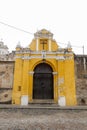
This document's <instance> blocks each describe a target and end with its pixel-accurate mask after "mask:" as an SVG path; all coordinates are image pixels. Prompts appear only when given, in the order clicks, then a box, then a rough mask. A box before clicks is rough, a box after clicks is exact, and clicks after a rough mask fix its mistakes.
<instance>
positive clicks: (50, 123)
mask: <svg viewBox="0 0 87 130" xmlns="http://www.w3.org/2000/svg"><path fill="white" fill-rule="evenodd" d="M0 130H87V111H86V110H83V111H81V110H78V111H77V110H76V111H73V110H52V109H17V110H16V109H0Z"/></svg>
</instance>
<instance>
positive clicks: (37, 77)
mask: <svg viewBox="0 0 87 130" xmlns="http://www.w3.org/2000/svg"><path fill="white" fill-rule="evenodd" d="M34 72H35V73H34V77H33V99H53V75H52V68H51V67H50V66H49V65H48V64H45V63H42V64H39V65H38V67H36V68H35V71H34Z"/></svg>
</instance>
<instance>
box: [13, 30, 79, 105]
mask: <svg viewBox="0 0 87 130" xmlns="http://www.w3.org/2000/svg"><path fill="white" fill-rule="evenodd" d="M34 102H35V103H38V102H40V103H43V102H44V103H45V102H46V103H47V102H48V103H49V102H50V103H51V102H52V103H56V104H59V105H60V106H74V105H76V92H75V75H74V55H73V52H72V49H71V47H70V46H68V47H67V48H64V49H63V48H60V47H59V46H58V44H57V43H56V41H55V40H54V39H53V34H52V33H51V32H49V31H47V30H45V29H42V30H40V31H37V32H36V33H35V34H34V39H33V40H32V42H31V44H30V45H29V47H28V48H22V47H21V46H19V45H18V46H17V47H16V59H15V70H14V84H13V94H12V103H13V104H19V105H28V104H29V103H34Z"/></svg>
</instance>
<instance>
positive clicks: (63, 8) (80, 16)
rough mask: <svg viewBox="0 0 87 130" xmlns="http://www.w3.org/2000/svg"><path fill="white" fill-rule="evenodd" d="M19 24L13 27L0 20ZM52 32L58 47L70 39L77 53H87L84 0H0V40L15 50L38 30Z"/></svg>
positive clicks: (86, 15)
mask: <svg viewBox="0 0 87 130" xmlns="http://www.w3.org/2000/svg"><path fill="white" fill-rule="evenodd" d="M2 22H3V23H5V24H8V25H11V26H14V27H16V28H20V29H22V30H25V31H27V32H30V33H26V32H23V31H20V30H16V29H14V28H11V27H9V26H6V25H4V24H1V23H2ZM43 28H45V29H47V30H49V31H51V32H52V33H53V34H54V39H55V40H56V41H57V43H58V45H59V46H60V47H64V48H65V47H66V46H67V44H68V42H70V43H71V46H72V49H73V51H74V53H76V54H83V46H84V54H87V0H0V40H2V41H3V42H4V44H5V45H7V46H8V48H9V51H12V50H15V48H16V45H17V44H18V43H19V42H20V44H21V46H23V47H27V46H28V45H29V44H30V43H31V41H32V39H33V38H34V35H33V34H34V33H35V32H36V31H37V30H41V29H43Z"/></svg>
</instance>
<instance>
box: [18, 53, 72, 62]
mask: <svg viewBox="0 0 87 130" xmlns="http://www.w3.org/2000/svg"><path fill="white" fill-rule="evenodd" d="M15 58H16V59H18V58H19V59H23V60H31V59H56V60H70V59H73V56H65V57H64V56H47V55H46V52H42V55H41V56H16V57H15Z"/></svg>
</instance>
